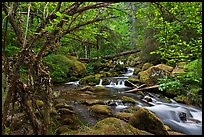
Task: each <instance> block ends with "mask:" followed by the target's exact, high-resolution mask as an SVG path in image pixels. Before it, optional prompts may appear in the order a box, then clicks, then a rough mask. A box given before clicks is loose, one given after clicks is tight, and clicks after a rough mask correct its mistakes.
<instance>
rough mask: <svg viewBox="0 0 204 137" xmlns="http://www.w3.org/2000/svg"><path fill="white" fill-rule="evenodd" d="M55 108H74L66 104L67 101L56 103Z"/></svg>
mask: <svg viewBox="0 0 204 137" xmlns="http://www.w3.org/2000/svg"><path fill="white" fill-rule="evenodd" d="M55 108H56V109H57V110H58V109H60V108H67V109H69V110H73V107H72V106H70V105H68V104H66V103H58V104H56V105H55Z"/></svg>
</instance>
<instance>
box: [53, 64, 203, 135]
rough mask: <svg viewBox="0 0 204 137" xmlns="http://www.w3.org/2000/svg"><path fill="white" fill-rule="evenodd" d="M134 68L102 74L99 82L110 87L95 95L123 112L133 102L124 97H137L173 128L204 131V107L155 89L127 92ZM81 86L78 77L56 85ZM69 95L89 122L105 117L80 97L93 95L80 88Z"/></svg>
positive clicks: (61, 86) (59, 86) (84, 98)
mask: <svg viewBox="0 0 204 137" xmlns="http://www.w3.org/2000/svg"><path fill="white" fill-rule="evenodd" d="M133 72H134V68H129V67H128V68H127V72H126V73H125V74H122V75H121V76H118V77H107V78H101V79H100V82H99V83H98V85H96V86H104V87H107V88H109V89H110V90H109V91H107V92H105V93H103V94H100V95H94V96H92V99H97V100H102V101H103V102H106V103H105V104H107V105H108V106H110V108H111V110H112V112H113V113H116V112H123V111H124V110H125V109H127V108H128V107H129V106H130V105H131V104H130V103H123V102H122V100H121V97H122V96H127V97H131V98H134V99H135V100H136V103H135V106H140V107H144V108H146V109H148V110H150V111H152V112H153V113H154V114H155V115H156V116H158V117H159V118H160V119H161V120H162V122H163V123H164V124H166V125H168V126H169V127H170V128H171V129H172V130H174V131H178V132H181V133H184V134H187V135H202V108H198V107H195V106H190V105H186V104H182V103H177V102H176V101H175V100H173V99H170V100H169V101H166V100H165V99H164V98H165V97H164V96H163V97H162V98H161V94H158V93H153V92H151V91H149V92H145V91H144V97H141V95H139V94H137V93H125V92H124V91H127V90H130V89H132V88H131V87H127V86H125V84H124V83H125V80H127V78H128V77H130V76H132V75H133ZM105 79H106V80H107V79H108V81H109V84H107V85H103V84H102V83H103V81H104V80H105ZM79 87H80V85H79V81H75V82H68V83H65V84H63V85H58V86H55V87H54V90H57V89H59V88H64V89H66V88H67V89H69V88H75V89H76V88H79ZM145 98H151V100H152V101H151V102H148V101H146V99H145ZM66 99H68V100H69V101H70V105H71V106H73V107H74V109H75V110H76V112H77V114H78V115H79V116H80V118H81V119H82V121H84V122H87V123H88V125H94V124H95V123H96V122H97V121H99V120H101V119H102V118H100V117H97V116H96V115H94V114H93V113H92V112H90V111H89V110H88V106H87V105H84V104H83V103H81V101H80V100H87V99H90V98H89V97H88V96H87V95H85V94H84V96H82V95H79V94H77V93H76V92H71V91H70V92H68V93H66Z"/></svg>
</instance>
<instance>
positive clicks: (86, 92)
mask: <svg viewBox="0 0 204 137" xmlns="http://www.w3.org/2000/svg"><path fill="white" fill-rule="evenodd" d="M84 93H85V94H88V95H94V93H93V92H91V91H85V92H84Z"/></svg>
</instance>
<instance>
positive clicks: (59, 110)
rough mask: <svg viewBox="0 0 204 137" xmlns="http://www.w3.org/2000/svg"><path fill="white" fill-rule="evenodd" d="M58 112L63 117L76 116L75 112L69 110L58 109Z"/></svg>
mask: <svg viewBox="0 0 204 137" xmlns="http://www.w3.org/2000/svg"><path fill="white" fill-rule="evenodd" d="M58 112H59V113H60V114H61V115H67V114H74V111H72V110H70V109H68V108H60V109H58Z"/></svg>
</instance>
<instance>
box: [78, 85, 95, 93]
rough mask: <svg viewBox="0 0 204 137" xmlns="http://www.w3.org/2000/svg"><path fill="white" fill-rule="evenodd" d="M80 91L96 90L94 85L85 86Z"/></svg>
mask: <svg viewBox="0 0 204 137" xmlns="http://www.w3.org/2000/svg"><path fill="white" fill-rule="evenodd" d="M79 90H80V91H91V92H93V91H94V88H93V87H92V86H85V87H82V88H80V89H79Z"/></svg>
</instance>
